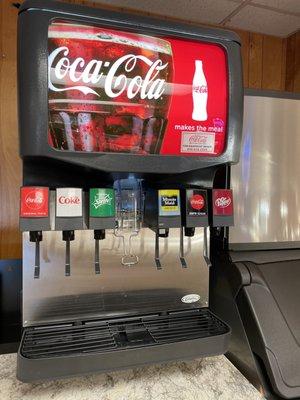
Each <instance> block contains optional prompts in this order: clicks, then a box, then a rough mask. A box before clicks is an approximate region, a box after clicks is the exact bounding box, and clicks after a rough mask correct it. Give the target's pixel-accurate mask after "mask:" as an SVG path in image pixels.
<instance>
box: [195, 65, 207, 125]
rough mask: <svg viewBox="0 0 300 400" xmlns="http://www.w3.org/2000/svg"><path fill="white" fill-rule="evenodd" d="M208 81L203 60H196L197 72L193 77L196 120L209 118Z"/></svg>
mask: <svg viewBox="0 0 300 400" xmlns="http://www.w3.org/2000/svg"><path fill="white" fill-rule="evenodd" d="M207 97H208V90H207V82H206V78H205V75H204V71H203V65H202V61H201V60H195V74H194V78H193V113H192V119H193V120H194V121H206V120H207Z"/></svg>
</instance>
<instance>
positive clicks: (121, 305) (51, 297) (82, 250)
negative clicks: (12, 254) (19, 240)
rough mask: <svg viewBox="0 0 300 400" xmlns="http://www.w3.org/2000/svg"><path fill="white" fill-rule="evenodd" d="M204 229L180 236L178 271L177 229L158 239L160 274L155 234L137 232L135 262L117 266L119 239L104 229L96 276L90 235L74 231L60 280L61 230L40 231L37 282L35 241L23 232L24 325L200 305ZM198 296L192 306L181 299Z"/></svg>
mask: <svg viewBox="0 0 300 400" xmlns="http://www.w3.org/2000/svg"><path fill="white" fill-rule="evenodd" d="M203 234H204V230H203V228H198V229H196V234H195V236H194V237H192V238H187V237H185V238H184V250H185V259H186V263H187V268H182V266H181V262H180V258H179V250H180V242H179V239H180V234H179V229H170V236H169V238H160V239H159V241H160V253H161V265H162V270H157V268H156V264H155V234H154V232H152V231H151V230H150V229H148V228H143V229H141V231H140V233H139V235H138V236H137V237H135V238H133V248H134V252H135V253H136V254H137V255H138V256H139V262H138V264H136V265H134V266H131V267H125V266H124V265H122V264H121V258H122V247H121V241H120V238H117V237H115V236H114V234H113V232H112V231H106V238H105V240H101V241H100V267H101V273H100V274H99V275H97V274H95V268H94V254H95V253H94V252H95V241H94V236H93V231H91V230H85V231H76V232H75V240H74V241H72V242H71V276H69V277H66V276H65V266H64V263H65V246H66V244H65V242H63V241H62V233H61V232H55V231H50V232H43V241H42V242H41V244H40V254H41V260H40V266H41V268H40V278H39V279H34V255H35V243H32V242H30V241H29V234H28V232H25V233H23V325H24V326H30V325H36V324H44V323H50V322H51V323H53V322H61V321H72V320H77V319H78V320H80V319H81V318H84V319H88V318H91V319H92V318H97V317H103V316H114V315H119V316H120V315H122V314H124V315H125V314H126V315H128V314H130V313H135V312H156V311H162V310H168V309H181V308H185V309H186V308H189V307H204V306H207V302H208V284H209V282H208V279H209V268H208V266H207V264H206V262H205V259H204V257H203ZM188 294H198V295H200V300H199V301H198V302H196V303H192V304H185V303H183V302H182V301H181V298H182V297H183V296H185V295H188Z"/></svg>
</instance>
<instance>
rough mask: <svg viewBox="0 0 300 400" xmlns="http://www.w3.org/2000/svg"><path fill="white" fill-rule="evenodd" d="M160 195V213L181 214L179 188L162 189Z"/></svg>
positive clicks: (168, 214) (167, 214)
mask: <svg viewBox="0 0 300 400" xmlns="http://www.w3.org/2000/svg"><path fill="white" fill-rule="evenodd" d="M158 197H159V214H160V215H162V216H163V215H165V216H171V215H180V193H179V190H178V189H174V190H173V189H161V190H159V196H158Z"/></svg>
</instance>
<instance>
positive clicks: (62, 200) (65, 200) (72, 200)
mask: <svg viewBox="0 0 300 400" xmlns="http://www.w3.org/2000/svg"><path fill="white" fill-rule="evenodd" d="M58 202H59V204H80V198H79V197H77V196H70V197H66V196H59V198H58Z"/></svg>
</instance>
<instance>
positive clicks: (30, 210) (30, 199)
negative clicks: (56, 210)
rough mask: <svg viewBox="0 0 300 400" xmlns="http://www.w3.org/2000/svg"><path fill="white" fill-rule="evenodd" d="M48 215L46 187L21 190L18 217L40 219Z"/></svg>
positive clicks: (47, 192)
mask: <svg viewBox="0 0 300 400" xmlns="http://www.w3.org/2000/svg"><path fill="white" fill-rule="evenodd" d="M48 214H49V189H48V188H46V187H29V186H24V187H22V188H21V196H20V217H22V218H41V217H48Z"/></svg>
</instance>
